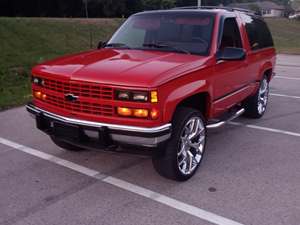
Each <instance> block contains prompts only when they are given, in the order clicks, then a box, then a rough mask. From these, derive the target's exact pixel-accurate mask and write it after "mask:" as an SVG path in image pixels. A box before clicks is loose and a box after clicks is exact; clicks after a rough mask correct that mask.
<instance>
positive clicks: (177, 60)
mask: <svg viewBox="0 0 300 225" xmlns="http://www.w3.org/2000/svg"><path fill="white" fill-rule="evenodd" d="M207 61H208V57H204V56H197V55H187V54H180V53H173V52H163V51H148V50H147V51H145V50H125V49H117V50H116V49H101V50H93V51H89V52H84V53H80V54H76V55H70V56H65V57H61V58H58V59H55V60H51V61H48V62H45V63H43V64H40V65H38V66H36V67H34V68H33V70H32V73H33V74H41V75H45V76H47V75H55V76H63V77H64V78H66V79H70V80H74V81H87V82H96V83H103V84H109V85H118V86H130V87H148V88H150V87H157V86H159V85H161V84H163V83H164V82H167V81H169V80H171V79H175V78H177V77H179V76H181V75H183V74H186V73H188V72H191V71H193V70H195V69H200V68H201V67H203V66H205V65H206V64H207Z"/></svg>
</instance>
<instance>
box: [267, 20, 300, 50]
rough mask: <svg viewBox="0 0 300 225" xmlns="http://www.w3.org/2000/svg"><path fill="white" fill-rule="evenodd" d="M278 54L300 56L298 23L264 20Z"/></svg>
mask: <svg viewBox="0 0 300 225" xmlns="http://www.w3.org/2000/svg"><path fill="white" fill-rule="evenodd" d="M266 21H267V23H268V25H269V28H270V30H271V32H272V35H273V39H274V42H275V46H276V49H277V52H278V53H287V54H300V21H299V20H288V19H283V18H274V19H266Z"/></svg>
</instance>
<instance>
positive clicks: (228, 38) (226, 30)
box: [220, 18, 243, 49]
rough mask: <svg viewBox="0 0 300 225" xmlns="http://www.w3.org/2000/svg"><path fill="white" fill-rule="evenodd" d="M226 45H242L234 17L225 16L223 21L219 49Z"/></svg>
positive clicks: (235, 46)
mask: <svg viewBox="0 0 300 225" xmlns="http://www.w3.org/2000/svg"><path fill="white" fill-rule="evenodd" d="M226 47H234V48H242V47H243V46H242V39H241V34H240V30H239V27H238V24H237V22H236V20H235V18H227V19H225V21H224V27H223V34H222V39H221V44H220V49H224V48H226Z"/></svg>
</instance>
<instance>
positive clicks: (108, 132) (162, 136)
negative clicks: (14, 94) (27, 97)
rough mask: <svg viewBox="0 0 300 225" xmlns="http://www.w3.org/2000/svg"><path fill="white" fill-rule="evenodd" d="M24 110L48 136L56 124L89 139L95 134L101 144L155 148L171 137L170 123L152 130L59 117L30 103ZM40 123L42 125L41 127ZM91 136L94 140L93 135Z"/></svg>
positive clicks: (51, 133)
mask: <svg viewBox="0 0 300 225" xmlns="http://www.w3.org/2000/svg"><path fill="white" fill-rule="evenodd" d="M26 109H27V111H28V112H29V113H30V114H31V115H32V116H33V117H34V118H35V119H36V121H37V127H38V128H39V129H40V130H42V131H44V132H46V133H47V134H49V135H55V133H53V130H54V129H53V124H54V123H56V122H58V123H59V124H60V126H61V125H62V126H66V127H67V126H76V127H77V128H78V129H79V130H80V132H81V133H82V134H84V135H85V136H86V137H89V135H90V134H91V133H93V132H94V133H96V134H97V135H96V139H98V141H102V142H110V140H112V141H114V142H117V143H124V144H130V145H138V146H145V147H156V146H157V145H158V144H160V143H162V142H165V141H166V140H168V139H169V138H170V137H171V124H170V123H168V124H165V125H162V126H159V127H152V128H146V127H136V126H124V125H117V124H107V123H99V122H93V121H87V120H80V119H73V118H68V117H64V116H60V115H57V114H54V113H51V112H48V111H46V110H43V109H41V108H38V107H36V106H35V105H34V104H32V103H29V104H27V105H26ZM45 121H46V123H45ZM41 123H43V124H44V125H43V126H41ZM45 124H46V125H45ZM92 136H93V138H94V139H95V135H92ZM105 139H106V140H105ZM107 139H110V140H107Z"/></svg>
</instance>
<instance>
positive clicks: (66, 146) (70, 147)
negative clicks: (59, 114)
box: [50, 136, 84, 152]
mask: <svg viewBox="0 0 300 225" xmlns="http://www.w3.org/2000/svg"><path fill="white" fill-rule="evenodd" d="M50 138H51V140H52V141H53V142H54V144H56V145H57V146H58V147H60V148H63V149H65V150H68V151H72V152H78V151H82V150H84V149H83V148H80V147H78V146H76V145H72V144H70V143H68V142H65V141H63V140H60V139H58V138H56V137H54V136H51V137H50Z"/></svg>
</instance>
